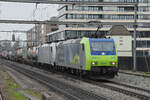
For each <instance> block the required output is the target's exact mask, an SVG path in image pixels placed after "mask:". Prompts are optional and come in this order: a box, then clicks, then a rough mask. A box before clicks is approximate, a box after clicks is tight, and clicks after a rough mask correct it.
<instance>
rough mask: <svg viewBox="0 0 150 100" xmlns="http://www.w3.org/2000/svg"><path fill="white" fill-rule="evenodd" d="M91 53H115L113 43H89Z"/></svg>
mask: <svg viewBox="0 0 150 100" xmlns="http://www.w3.org/2000/svg"><path fill="white" fill-rule="evenodd" d="M90 44H91V51H115V45H114V43H113V42H97V41H95V42H91V43H90Z"/></svg>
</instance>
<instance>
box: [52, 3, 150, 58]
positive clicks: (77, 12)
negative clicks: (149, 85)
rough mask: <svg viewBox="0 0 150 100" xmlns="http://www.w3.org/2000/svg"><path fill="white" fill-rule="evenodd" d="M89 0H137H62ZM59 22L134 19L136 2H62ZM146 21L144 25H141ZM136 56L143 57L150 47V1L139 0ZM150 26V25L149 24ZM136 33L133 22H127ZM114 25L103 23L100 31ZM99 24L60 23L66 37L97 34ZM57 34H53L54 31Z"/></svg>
mask: <svg viewBox="0 0 150 100" xmlns="http://www.w3.org/2000/svg"><path fill="white" fill-rule="evenodd" d="M63 1H89V2H121V3H134V2H135V1H136V0H63ZM58 11H59V16H58V18H59V21H69V22H88V21H91V20H92V21H93V20H94V21H101V22H114V23H117V22H121V23H124V22H134V5H59V8H58ZM143 22H144V24H142V23H143ZM137 23H138V27H137V55H138V56H143V55H145V52H146V51H147V50H150V28H149V27H150V24H149V23H150V0H138V11H137ZM148 26H149V27H148ZM125 27H126V28H127V30H128V31H130V33H131V35H133V31H134V29H133V25H125ZM111 28H112V25H103V27H102V28H100V30H99V32H98V34H107V33H108V31H109V30H110V29H111ZM96 30H97V25H86V24H82V25H81V24H80V25H59V31H57V32H56V33H64V34H65V35H66V36H67V37H72V38H74V37H82V36H89V35H94V34H95V31H96ZM53 34H54V33H53Z"/></svg>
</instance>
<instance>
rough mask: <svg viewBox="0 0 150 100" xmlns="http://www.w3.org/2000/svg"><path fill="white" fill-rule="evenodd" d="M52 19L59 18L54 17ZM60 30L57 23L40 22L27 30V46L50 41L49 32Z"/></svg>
mask: <svg viewBox="0 0 150 100" xmlns="http://www.w3.org/2000/svg"><path fill="white" fill-rule="evenodd" d="M51 20H57V18H56V17H52V18H51ZM56 30H58V25H57V24H39V25H35V26H34V27H33V28H31V29H30V30H28V31H27V46H28V47H34V46H38V45H39V44H42V43H45V42H47V41H48V37H47V34H48V33H50V32H53V31H56Z"/></svg>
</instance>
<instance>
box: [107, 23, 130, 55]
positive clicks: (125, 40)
mask: <svg viewBox="0 0 150 100" xmlns="http://www.w3.org/2000/svg"><path fill="white" fill-rule="evenodd" d="M108 36H109V37H112V38H113V39H114V41H115V43H116V46H117V51H118V56H119V57H132V36H131V33H130V32H129V31H128V30H127V29H126V28H125V27H124V26H123V25H114V26H113V27H112V28H111V29H110V31H109V32H108Z"/></svg>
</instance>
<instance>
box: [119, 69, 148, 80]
mask: <svg viewBox="0 0 150 100" xmlns="http://www.w3.org/2000/svg"><path fill="white" fill-rule="evenodd" d="M119 73H123V74H128V75H135V76H141V77H147V78H150V72H134V71H129V70H119Z"/></svg>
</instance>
